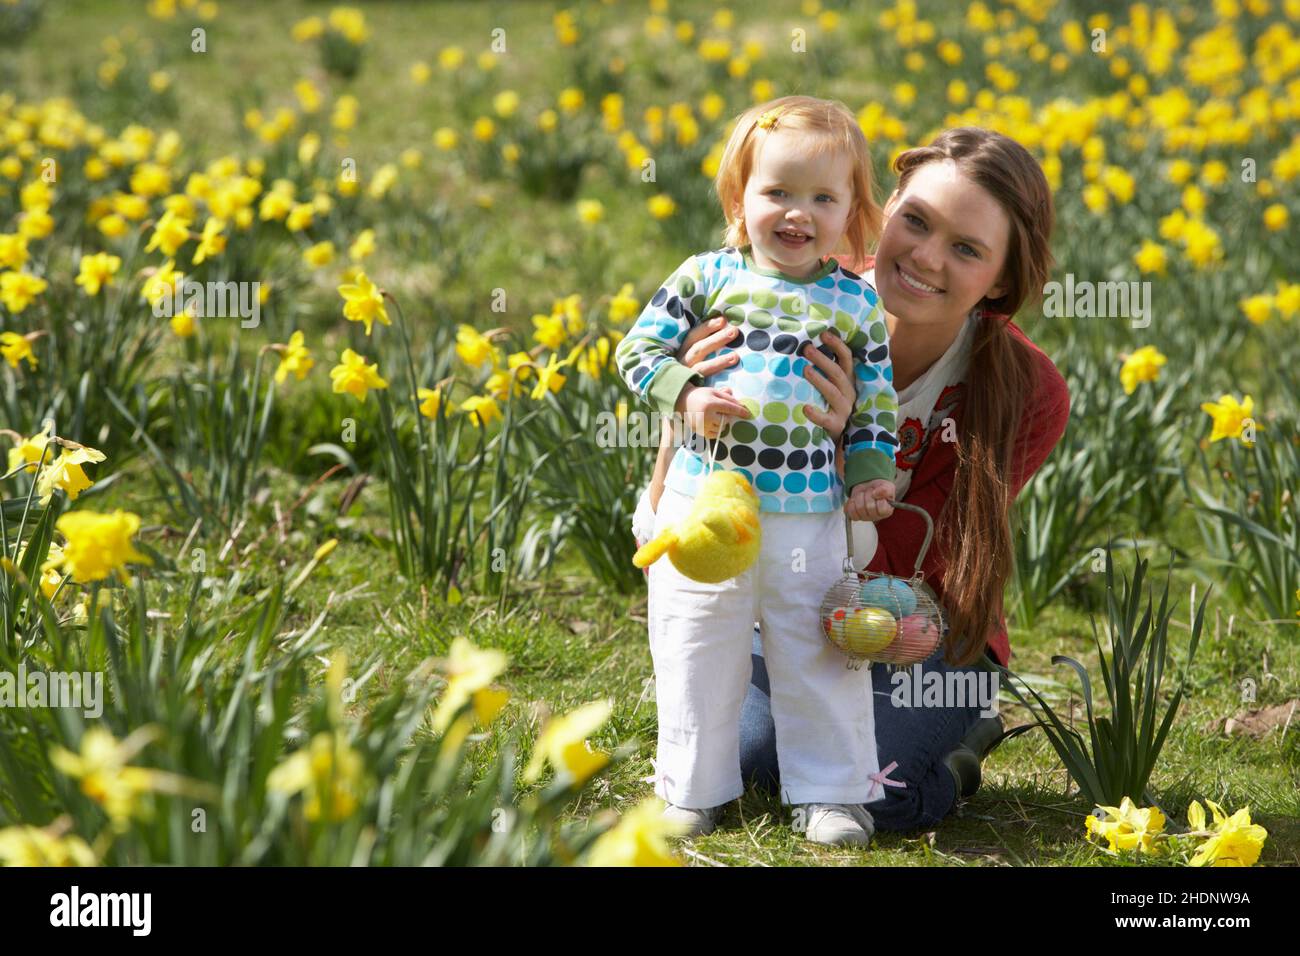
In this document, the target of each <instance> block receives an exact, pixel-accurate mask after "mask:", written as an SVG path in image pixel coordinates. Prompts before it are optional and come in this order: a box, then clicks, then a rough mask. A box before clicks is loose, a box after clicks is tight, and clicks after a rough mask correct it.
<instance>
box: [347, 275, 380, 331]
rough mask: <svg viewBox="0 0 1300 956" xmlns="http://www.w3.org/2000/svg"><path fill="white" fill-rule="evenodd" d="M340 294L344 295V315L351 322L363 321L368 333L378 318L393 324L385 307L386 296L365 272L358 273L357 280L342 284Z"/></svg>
mask: <svg viewBox="0 0 1300 956" xmlns="http://www.w3.org/2000/svg"><path fill="white" fill-rule="evenodd" d="M338 292H339V295H341V296H343V301H344V304H343V317H344V318H346V319H347V320H348V321H349V322H362V323H364V324H365V326H366V335H369V334H370V329H371V326H372V325H373V323H374V321H375V320H376V319H378V320H379V321H380V322H382V323H383V324H384V325H392V324H393V323H392V322H391V321H389V318H388V310H387V309H385V308H384V296H383V293H382V292H381V291H380V290H379V288H378V286H376V285H375V284H374V283H373V282H371V281H370V279H369V278H368V277H367V276H366V274H365V273H364V272H359V273H357V278H356V281H355V282H353V283H351V284H348V285H341V286H339V289H338Z"/></svg>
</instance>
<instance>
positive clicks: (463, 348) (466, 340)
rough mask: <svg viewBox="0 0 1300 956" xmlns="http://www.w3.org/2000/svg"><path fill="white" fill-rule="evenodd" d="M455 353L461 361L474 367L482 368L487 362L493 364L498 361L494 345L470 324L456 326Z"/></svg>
mask: <svg viewBox="0 0 1300 956" xmlns="http://www.w3.org/2000/svg"><path fill="white" fill-rule="evenodd" d="M456 354H457V355H458V356H460V360H461V361H462V362H464V363H465V364H466V365H468V366H469V367H470V368H474V369H478V368H482V367H483V365H484V364H485V363H487V362H491V363H492V364H493V365H495V364H496V363H497V362H498V361H499V355H498V353H497V348H496V346H494V345H493V344H492V342H491V341H490V340H489V339H488V337H487V336H485V335H483V334H481V333H480V332H479V331H478V330H477V329H475V328H474V327H473V326H472V325H460V326H458V327H457V329H456Z"/></svg>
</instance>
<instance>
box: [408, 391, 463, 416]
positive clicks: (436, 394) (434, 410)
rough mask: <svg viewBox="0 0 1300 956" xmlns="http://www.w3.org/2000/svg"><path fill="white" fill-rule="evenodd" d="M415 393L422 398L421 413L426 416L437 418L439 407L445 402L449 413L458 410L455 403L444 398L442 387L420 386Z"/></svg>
mask: <svg viewBox="0 0 1300 956" xmlns="http://www.w3.org/2000/svg"><path fill="white" fill-rule="evenodd" d="M415 394H416V397H417V398H418V399H419V400H420V414H421V415H423V416H424V417H425V418H437V417H438V409H440V408H441V407H442V406H443V405H444V404H445V405H446V406H447V412H448V413H451V412H454V411H455V410H456V405H455V403H453V402H452V401H451V400H450V399H447V398H444V397H443V395H442V389H440V388H420V389H417V390H416V393H415Z"/></svg>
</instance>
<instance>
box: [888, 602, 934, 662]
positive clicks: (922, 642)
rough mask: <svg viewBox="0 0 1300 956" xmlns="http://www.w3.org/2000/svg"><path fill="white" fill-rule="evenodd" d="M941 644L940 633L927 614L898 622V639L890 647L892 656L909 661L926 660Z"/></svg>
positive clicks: (908, 617) (916, 615)
mask: <svg viewBox="0 0 1300 956" xmlns="http://www.w3.org/2000/svg"><path fill="white" fill-rule="evenodd" d="M938 644H939V631H938V629H937V628H936V627H935V626H934V622H933V621H931V620H930V618H929V617H928V616H927V615H925V614H910V615H908V616H907V617H905V618H903V619H902V620H900V621H899V622H898V637H897V638H895V639H894V641H893V643H892V644H890V645H889V648H888V651H889V653H890V654H891V655H893V656H895V657H899V658H904V659H906V660H907V661H909V662H910V661H921V660H925V659H926V658H927V657H929V656H930V655H931V654H932V653H934V649H935V647H937V646H938Z"/></svg>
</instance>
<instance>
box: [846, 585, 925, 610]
mask: <svg viewBox="0 0 1300 956" xmlns="http://www.w3.org/2000/svg"><path fill="white" fill-rule="evenodd" d="M859 596H860V598H861V600H862V603H863V604H865V605H866V606H867V607H880V608H884V609H885V610H886V611H888V612H889V613H890V614H892V615H894V617H907V616H908V615H909V614H915V613H916V592H915V591H913V590H912V589H911V588H910V587H909V586H908V584H907V582H906V581H902V580H900V579H898V578H872V579H871V580H870V581H868V582H867V583H866V584H864V585H862V590H861V591H860V592H859Z"/></svg>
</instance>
